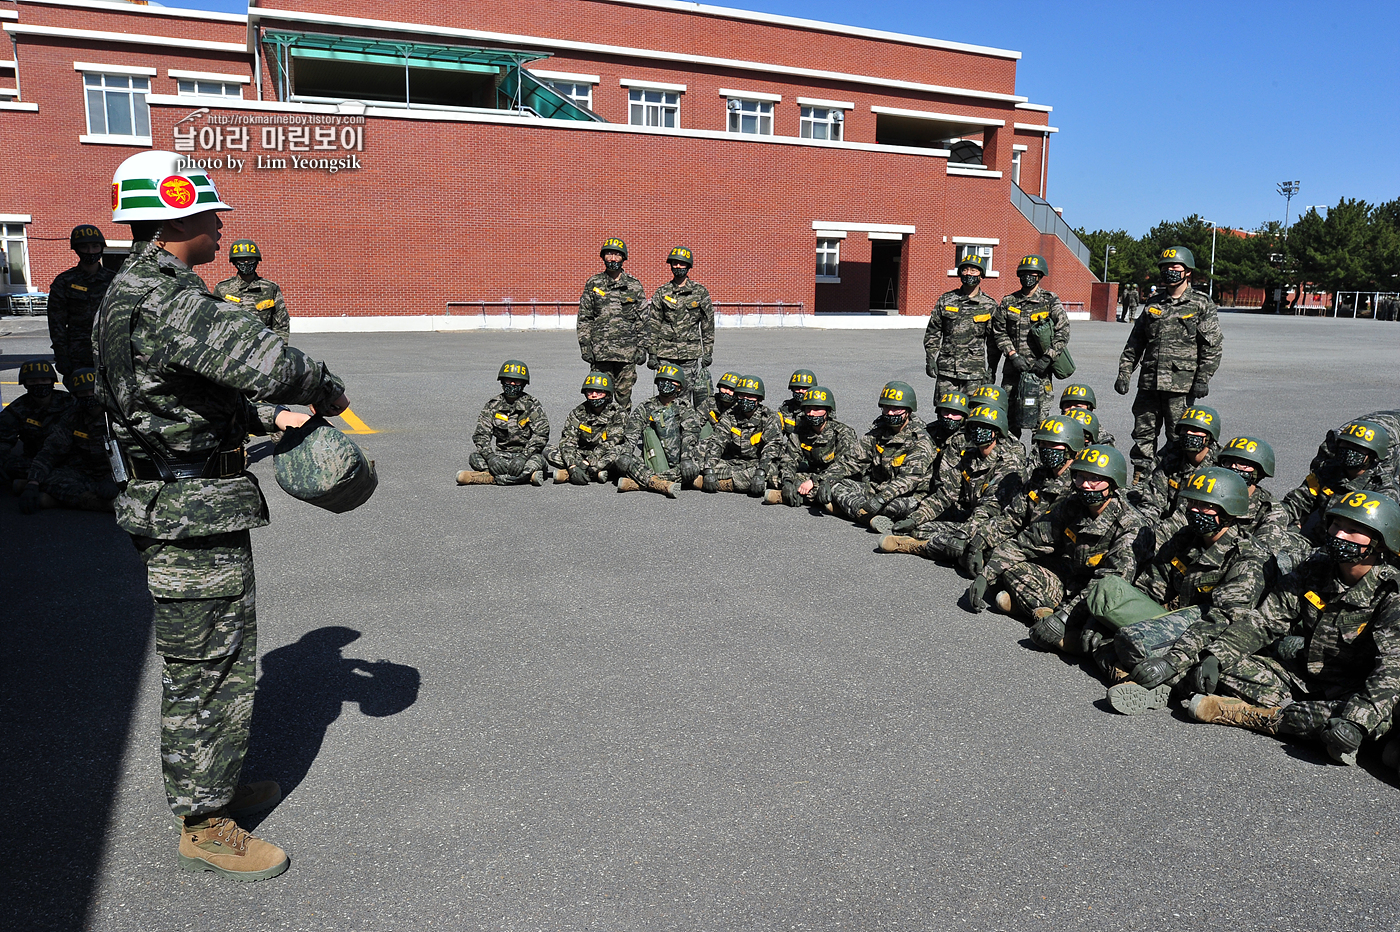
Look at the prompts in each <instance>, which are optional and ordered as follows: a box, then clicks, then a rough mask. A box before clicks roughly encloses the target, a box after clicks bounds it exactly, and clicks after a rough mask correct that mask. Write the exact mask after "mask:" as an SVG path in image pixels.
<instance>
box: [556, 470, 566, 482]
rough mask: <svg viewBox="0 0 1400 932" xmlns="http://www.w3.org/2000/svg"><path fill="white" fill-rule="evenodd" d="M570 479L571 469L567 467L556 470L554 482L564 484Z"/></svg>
mask: <svg viewBox="0 0 1400 932" xmlns="http://www.w3.org/2000/svg"><path fill="white" fill-rule="evenodd" d="M568 481H569V471H568V470H567V469H556V470H554V484H555V485H563V484H564V483H566V482H568Z"/></svg>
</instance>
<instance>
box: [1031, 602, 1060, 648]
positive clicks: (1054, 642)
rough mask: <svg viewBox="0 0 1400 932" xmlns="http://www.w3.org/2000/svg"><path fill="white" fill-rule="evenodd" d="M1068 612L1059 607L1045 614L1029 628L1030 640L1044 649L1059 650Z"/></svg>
mask: <svg viewBox="0 0 1400 932" xmlns="http://www.w3.org/2000/svg"><path fill="white" fill-rule="evenodd" d="M1068 619H1069V616H1068V614H1067V613H1066V612H1065V611H1064V610H1063V609H1059V610H1056V611H1054V612H1051V613H1050V614H1049V615H1046V616H1045V617H1044V618H1042V619H1040V621H1037V622H1036V623H1035V627H1033V628H1031V640H1032V641H1033V642H1035V644H1036V645H1038V646H1040V647H1043V648H1045V649H1046V650H1061V649H1063V648H1064V641H1065V622H1066V621H1067V620H1068Z"/></svg>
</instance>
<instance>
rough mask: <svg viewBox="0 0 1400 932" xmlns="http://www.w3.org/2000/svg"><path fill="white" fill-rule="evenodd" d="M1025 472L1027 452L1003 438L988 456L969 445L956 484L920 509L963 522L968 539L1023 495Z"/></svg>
mask: <svg viewBox="0 0 1400 932" xmlns="http://www.w3.org/2000/svg"><path fill="white" fill-rule="evenodd" d="M1025 470H1026V451H1025V448H1024V447H1022V446H1021V445H1020V444H1019V443H1009V442H1007V441H1006V440H1005V439H1003V440H1001V441H1000V442H998V443H997V445H996V446H995V447H993V448H992V452H991V453H990V454H988V455H987V456H986V457H982V456H980V455H979V454H978V449H977V447H974V446H972V445H971V444H968V445H967V446H965V447H963V450H962V452H961V453H960V454H959V455H958V459H957V480H956V482H953V483H947V484H942V485H940V486H939V488H938V489H937V490H936V491H934V492H933V493H932V494H930V496H929V498H928V499H925V503H926V505H927V507H925V506H924V505H921V506H920V508H921V510H922V511H924V512H928V511H932V512H933V513H934V515H935V516H936V518H937V519H939V520H945V521H949V520H952V521H964V522H966V523H967V524H968V526H969V536H970V535H972V534H976V533H977V531H978V530H981V528H982V527H983V526H989V525H990V524H991V523H992V522H993V521H994V520H995V518H996V516H997V515H998V514H1000V513H1001V510H1002V509H1003V508H1005V507H1006V506H1007V505H1009V504H1010V503H1011V502H1012V501H1013V500H1015V499H1016V498H1017V497H1018V496H1019V495H1020V494H1021V485H1022V483H1023V481H1024V476H1025ZM973 525H976V526H977V527H975V528H974V527H973Z"/></svg>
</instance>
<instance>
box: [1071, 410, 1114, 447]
mask: <svg viewBox="0 0 1400 932" xmlns="http://www.w3.org/2000/svg"><path fill="white" fill-rule="evenodd" d="M1064 417H1067V418H1070V419H1072V420H1075V421H1078V422H1079V424H1080V426H1082V427H1083V428H1084V445H1085V446H1086V447H1092V446H1093V445H1094V444H1096V443H1097V444H1098V445H1099V446H1103V447H1111V446H1113V444H1111V443H1109V442H1108V441H1107V440H1105V439H1103V438H1105V437H1109V436H1112V435H1111V434H1109V433H1108V432H1107V431H1105V430H1104V429H1103V427H1102V424H1101V422H1100V421H1099V416H1098V415H1097V414H1095V413H1094V412H1092V411H1090V410H1089V409H1088V408H1069V409H1068V410H1066V411H1065V413H1064Z"/></svg>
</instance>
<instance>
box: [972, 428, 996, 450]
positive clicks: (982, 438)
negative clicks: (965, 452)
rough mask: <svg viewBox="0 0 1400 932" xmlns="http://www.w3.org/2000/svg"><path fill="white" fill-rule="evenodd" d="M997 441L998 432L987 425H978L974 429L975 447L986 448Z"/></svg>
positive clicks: (973, 443) (973, 439)
mask: <svg viewBox="0 0 1400 932" xmlns="http://www.w3.org/2000/svg"><path fill="white" fill-rule="evenodd" d="M995 439H997V432H996V431H995V430H993V429H992V428H990V427H988V426H987V425H985V424H978V425H977V426H976V427H974V428H972V437H971V440H972V445H973V446H974V447H985V446H986V445H987V444H989V443H991V442H992V441H993V440H995Z"/></svg>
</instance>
